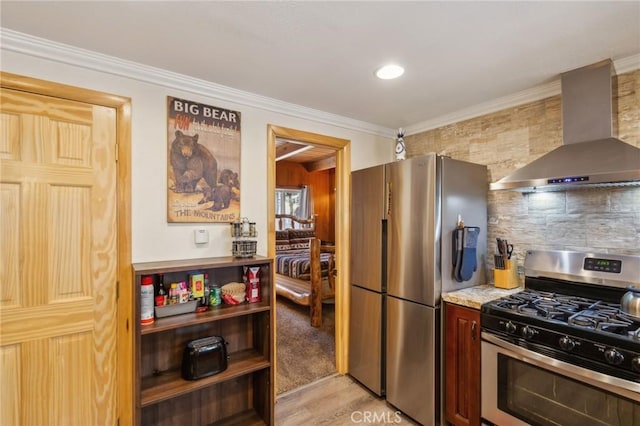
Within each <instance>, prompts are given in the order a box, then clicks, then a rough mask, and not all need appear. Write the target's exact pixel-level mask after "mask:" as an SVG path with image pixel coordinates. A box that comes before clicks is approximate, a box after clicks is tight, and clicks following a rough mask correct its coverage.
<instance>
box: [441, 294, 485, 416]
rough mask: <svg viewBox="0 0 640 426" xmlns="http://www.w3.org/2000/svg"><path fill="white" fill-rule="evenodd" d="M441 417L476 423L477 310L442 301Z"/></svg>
mask: <svg viewBox="0 0 640 426" xmlns="http://www.w3.org/2000/svg"><path fill="white" fill-rule="evenodd" d="M444 387H445V420H446V421H447V422H448V423H450V424H453V425H456V426H461V425H467V426H474V425H480V311H478V310H476V309H471V308H467V307H464V306H460V305H456V304H453V303H445V385H444Z"/></svg>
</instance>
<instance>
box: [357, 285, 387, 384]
mask: <svg viewBox="0 0 640 426" xmlns="http://www.w3.org/2000/svg"><path fill="white" fill-rule="evenodd" d="M383 297H384V296H383V295H382V294H380V293H376V292H373V291H369V290H365V289H363V288H360V287H355V286H351V312H350V321H349V374H351V376H353V377H354V378H356V379H357V380H358V381H359V382H360V383H362V384H363V385H365V386H366V387H367V388H369V389H370V390H371V391H372V392H374V393H375V394H377V395H383V393H384V383H383V374H382V373H383V372H382V368H383V367H382V362H383V359H384V358H383V354H382V351H383V350H384V342H383V340H382V339H383V338H382V327H383V322H382V321H383V315H384V314H383V309H384V307H383V306H384V300H383Z"/></svg>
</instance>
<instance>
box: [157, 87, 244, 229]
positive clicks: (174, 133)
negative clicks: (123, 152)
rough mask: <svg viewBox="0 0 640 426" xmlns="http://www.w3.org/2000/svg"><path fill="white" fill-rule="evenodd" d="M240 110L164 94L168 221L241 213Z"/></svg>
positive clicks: (232, 216)
mask: <svg viewBox="0 0 640 426" xmlns="http://www.w3.org/2000/svg"><path fill="white" fill-rule="evenodd" d="M240 130H241V120H240V112H239V111H232V110H229V109H225V108H220V107H214V106H211V105H205V104H202V103H198V102H193V101H189V100H185V99H180V98H176V97H172V96H167V221H168V222H170V223H171V222H173V223H176V222H177V223H203V222H205V223H219V222H225V223H228V222H233V221H235V220H238V219H239V218H240V143H241V134H240V133H241V132H240Z"/></svg>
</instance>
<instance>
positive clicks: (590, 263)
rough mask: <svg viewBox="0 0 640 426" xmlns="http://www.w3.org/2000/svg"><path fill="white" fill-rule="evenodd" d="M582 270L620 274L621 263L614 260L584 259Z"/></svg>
mask: <svg viewBox="0 0 640 426" xmlns="http://www.w3.org/2000/svg"><path fill="white" fill-rule="evenodd" d="M583 268H584V269H585V271H598V272H609V273H612V274H619V273H620V272H622V261H621V260H616V259H602V258H595V257H585V258H584V266H583Z"/></svg>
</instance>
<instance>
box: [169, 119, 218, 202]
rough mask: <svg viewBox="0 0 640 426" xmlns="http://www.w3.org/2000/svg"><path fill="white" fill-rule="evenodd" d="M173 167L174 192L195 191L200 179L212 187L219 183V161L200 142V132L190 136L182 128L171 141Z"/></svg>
mask: <svg viewBox="0 0 640 426" xmlns="http://www.w3.org/2000/svg"><path fill="white" fill-rule="evenodd" d="M170 161H171V167H173V175H174V178H175V186H174V188H173V190H174V192H195V190H196V185H197V184H198V182H199V181H200V179H203V178H204V180H205V182H207V185H209V187H210V188H215V187H216V185H217V182H216V181H217V176H218V162H217V161H216V159H215V157H214V156H213V155H212V154H211V152H209V150H208V149H207V148H206V147H205V146H203V145H201V144H199V143H198V134H197V133H196V134H195V135H193V136H188V135H185V134H184V133H182V132H181V131H180V130H177V131H176V138H175V140H174V141H173V142H172V143H171V153H170Z"/></svg>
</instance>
